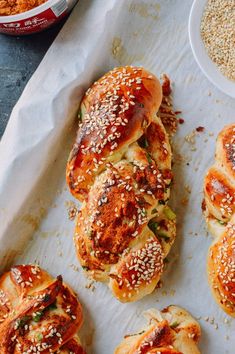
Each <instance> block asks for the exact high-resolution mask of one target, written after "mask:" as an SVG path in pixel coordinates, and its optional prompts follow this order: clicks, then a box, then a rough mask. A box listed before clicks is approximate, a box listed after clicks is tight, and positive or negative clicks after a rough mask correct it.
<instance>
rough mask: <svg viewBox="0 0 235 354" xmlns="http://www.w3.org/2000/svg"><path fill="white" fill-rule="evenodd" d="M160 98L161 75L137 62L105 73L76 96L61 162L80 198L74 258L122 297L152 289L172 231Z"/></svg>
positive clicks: (169, 176) (167, 151) (167, 150)
mask: <svg viewBox="0 0 235 354" xmlns="http://www.w3.org/2000/svg"><path fill="white" fill-rule="evenodd" d="M161 99H162V92H161V86H160V83H159V81H158V80H157V79H156V78H155V77H154V76H153V75H151V74H150V73H149V72H147V71H146V70H144V69H142V68H136V67H124V68H117V69H114V70H113V71H111V72H110V73H108V74H106V75H105V76H104V77H103V78H101V79H100V80H98V82H97V83H95V84H94V85H93V86H92V87H91V89H89V90H88V92H87V94H86V95H85V97H84V99H83V101H82V104H81V110H82V123H81V125H80V129H79V131H78V135H77V141H76V143H75V146H74V148H73V150H72V152H71V155H70V158H69V161H68V165H67V182H68V184H69V186H70V190H71V192H72V193H73V195H74V196H75V197H77V198H78V199H79V200H83V205H82V207H81V211H80V212H79V214H78V216H77V222H76V231H75V237H74V241H75V246H76V250H77V255H78V258H79V260H80V262H81V264H82V266H83V268H84V269H85V270H86V272H87V273H88V274H89V275H90V276H92V277H93V278H94V279H96V280H99V281H106V282H107V283H108V285H109V286H110V288H111V290H112V292H113V294H114V295H115V296H116V297H117V298H118V299H119V300H121V301H135V300H137V299H140V298H141V297H143V296H145V295H147V294H149V293H150V292H152V291H153V290H154V288H155V287H156V285H157V283H158V281H159V279H160V276H161V274H162V272H163V260H164V258H165V257H166V255H167V253H168V252H169V250H170V247H171V245H172V243H173V241H174V239H175V234H176V231H175V215H174V213H173V212H172V211H170V212H169V210H168V209H169V208H168V207H166V204H167V202H168V199H169V192H170V188H169V187H170V183H171V181H172V172H171V147H170V144H169V138H168V135H167V133H166V130H165V128H164V126H163V124H162V122H161V120H160V118H159V117H158V116H157V115H156V113H157V111H158V108H159V105H160V103H161ZM104 106H105V107H104ZM111 132H112V134H111ZM164 211H166V213H165V214H164ZM167 211H168V217H167V216H166V215H167ZM169 213H170V217H169ZM153 219H154V220H153ZM150 221H151V225H150V224H149V223H150ZM160 233H161V236H160ZM166 234H167V235H166ZM161 237H162V238H161ZM145 254H147V257H145V256H144V255H145ZM139 256H140V257H139ZM143 274H145V275H143Z"/></svg>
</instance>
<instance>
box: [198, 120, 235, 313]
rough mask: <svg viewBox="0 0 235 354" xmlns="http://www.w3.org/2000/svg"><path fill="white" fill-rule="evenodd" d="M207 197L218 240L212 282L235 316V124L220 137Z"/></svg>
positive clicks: (211, 255) (212, 254)
mask: <svg viewBox="0 0 235 354" xmlns="http://www.w3.org/2000/svg"><path fill="white" fill-rule="evenodd" d="M204 196H205V199H204V201H203V211H204V214H205V217H206V222H207V225H208V228H209V230H210V232H211V233H212V235H213V236H214V238H215V239H214V242H213V244H212V245H211V247H210V250H209V254H208V263H207V265H208V279H209V283H210V285H211V289H212V293H213V295H214V297H215V299H216V301H217V302H218V304H219V305H220V306H221V307H222V309H223V310H224V311H225V312H227V313H228V314H229V315H231V316H234V317H235V124H231V125H228V126H226V127H225V128H224V129H223V130H222V131H221V133H220V134H219V135H218V138H217V142H216V155H215V164H214V165H213V166H212V167H211V168H210V169H209V171H208V172H207V174H206V177H205V181H204Z"/></svg>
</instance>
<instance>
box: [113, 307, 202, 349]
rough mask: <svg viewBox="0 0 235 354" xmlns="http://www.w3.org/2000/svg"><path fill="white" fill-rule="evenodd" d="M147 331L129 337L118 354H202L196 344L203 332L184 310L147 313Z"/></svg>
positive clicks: (175, 308)
mask: <svg viewBox="0 0 235 354" xmlns="http://www.w3.org/2000/svg"><path fill="white" fill-rule="evenodd" d="M146 315H147V317H148V319H149V324H148V326H147V327H145V328H143V329H142V330H140V331H139V333H137V334H131V335H126V336H125V339H124V340H123V341H122V343H121V344H120V345H119V346H118V347H117V348H116V350H115V352H114V353H115V354H136V353H138V354H150V353H155V354H160V353H164V354H182V353H183V354H199V353H200V352H199V349H198V347H197V342H198V340H199V338H200V336H201V329H200V326H199V324H198V322H197V321H196V320H194V319H193V317H192V316H191V315H190V314H189V313H188V312H187V311H185V310H184V309H182V308H180V307H178V306H169V307H167V308H165V309H164V310H162V311H158V310H155V309H151V310H148V311H147V312H146Z"/></svg>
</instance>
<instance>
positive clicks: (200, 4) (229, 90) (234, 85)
mask: <svg viewBox="0 0 235 354" xmlns="http://www.w3.org/2000/svg"><path fill="white" fill-rule="evenodd" d="M206 2H207V0H194V2H193V5H192V8H191V12H190V16H189V40H190V44H191V47H192V51H193V55H194V57H195V59H196V61H197V63H198V65H199V67H200V68H201V70H202V71H203V73H204V74H205V75H206V77H207V78H208V79H209V80H210V81H211V82H212V83H213V84H214V85H215V86H216V87H218V88H219V89H220V90H221V91H223V92H224V93H226V94H227V95H229V96H231V97H233V98H235V82H233V81H231V80H229V79H227V78H226V77H225V76H223V75H222V74H221V72H220V71H219V69H218V68H217V66H216V65H215V64H214V63H213V61H212V60H211V59H210V58H209V56H208V54H207V52H206V49H205V46H204V44H203V41H202V38H201V35H200V24H201V18H202V14H203V10H204V7H205V5H206Z"/></svg>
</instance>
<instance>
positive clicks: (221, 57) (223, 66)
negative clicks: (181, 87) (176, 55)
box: [189, 0, 235, 98]
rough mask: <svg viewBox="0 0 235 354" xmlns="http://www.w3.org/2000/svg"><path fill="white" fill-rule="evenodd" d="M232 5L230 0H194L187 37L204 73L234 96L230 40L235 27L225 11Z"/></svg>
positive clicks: (234, 82)
mask: <svg viewBox="0 0 235 354" xmlns="http://www.w3.org/2000/svg"><path fill="white" fill-rule="evenodd" d="M231 6H232V7H233V6H234V7H235V3H234V5H233V1H231V0H213V2H212V0H194V3H193V5H192V8H191V12H190V16H189V40H190V44H191V48H192V51H193V55H194V57H195V60H196V61H197V63H198V65H199V67H200V69H201V70H202V72H203V73H204V74H205V76H206V77H207V78H208V79H209V80H210V81H211V82H212V83H213V84H214V85H215V86H216V87H217V88H218V89H220V90H221V91H223V92H224V93H226V94H227V95H229V96H230V97H233V98H235V80H234V79H233V78H234V77H235V73H234V65H235V64H234V60H235V57H234V58H233V54H232V53H234V48H233V46H232V47H231V44H230V41H232V39H231V38H233V36H234V33H235V29H234V28H233V27H234V26H232V25H231V23H230V22H231V19H232V16H231V10H230V11H228V10H229V8H230V7H231ZM218 9H219V10H218ZM218 13H219V14H220V15H218ZM209 21H210V22H211V25H209V24H208V22H209ZM217 23H218V25H217ZM217 28H219V29H218V31H217V32H216V33H215V31H216V29H217ZM221 28H222V29H221ZM215 38H217V40H216V43H215ZM221 43H222V44H221ZM231 43H232V42H231Z"/></svg>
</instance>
